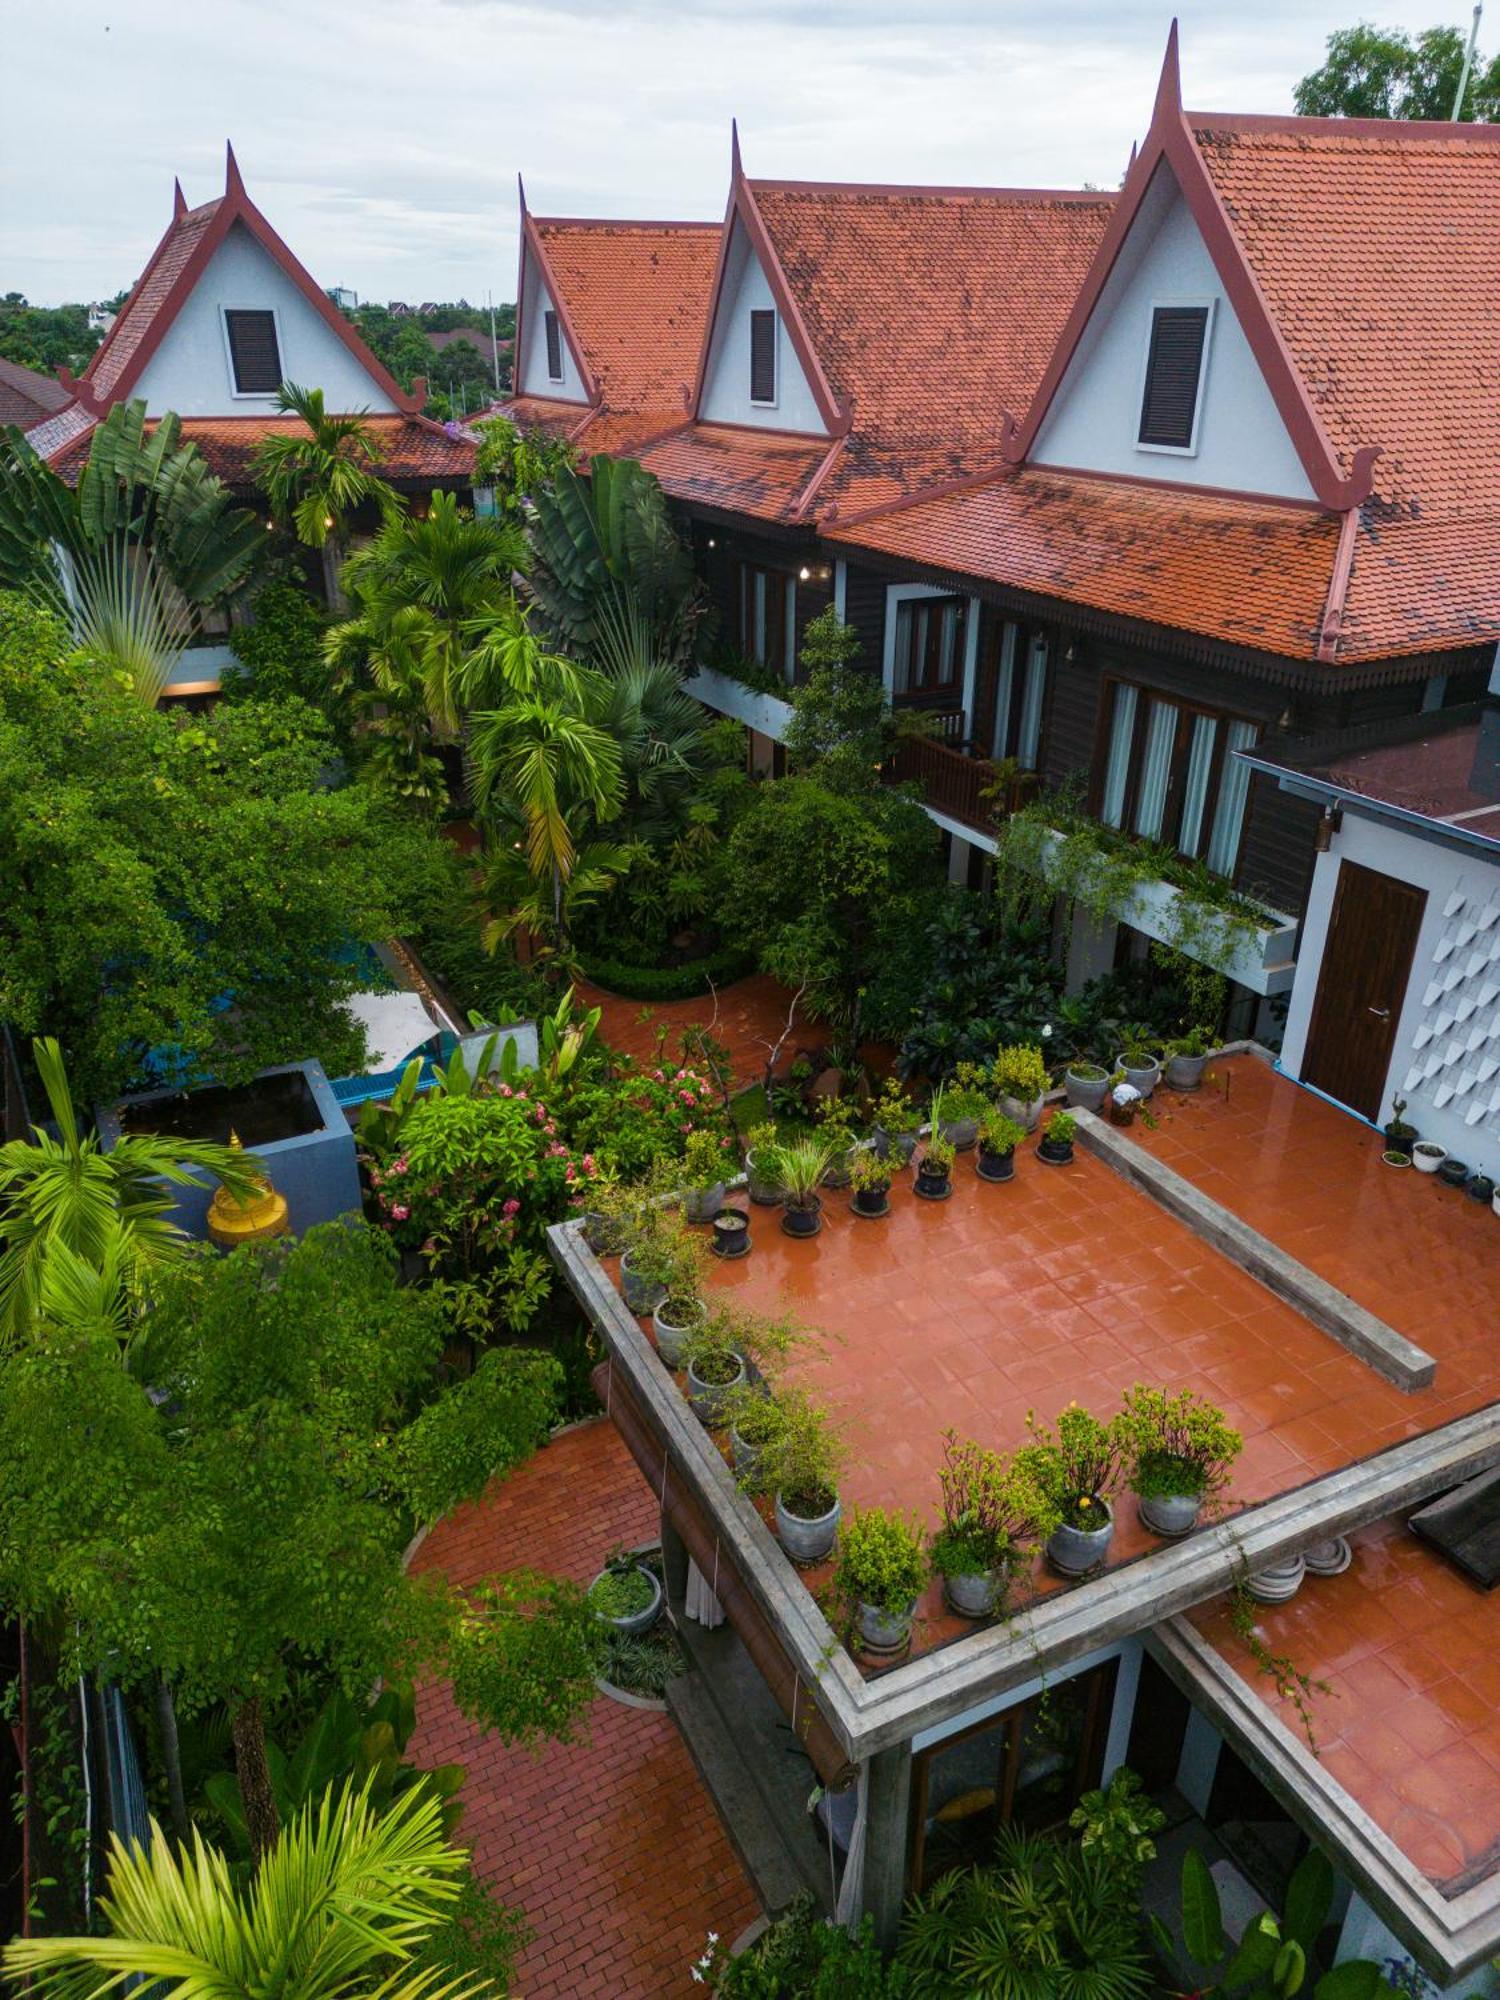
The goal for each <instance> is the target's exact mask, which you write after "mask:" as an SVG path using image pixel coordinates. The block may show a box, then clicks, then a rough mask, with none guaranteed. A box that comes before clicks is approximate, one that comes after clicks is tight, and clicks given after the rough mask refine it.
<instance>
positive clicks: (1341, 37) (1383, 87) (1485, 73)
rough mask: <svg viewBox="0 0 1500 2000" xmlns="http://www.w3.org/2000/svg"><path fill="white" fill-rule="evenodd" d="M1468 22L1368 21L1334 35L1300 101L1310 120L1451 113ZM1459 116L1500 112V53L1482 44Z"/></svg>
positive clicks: (1298, 93) (1297, 94) (1301, 88)
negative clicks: (1402, 24) (1412, 30)
mask: <svg viewBox="0 0 1500 2000" xmlns="http://www.w3.org/2000/svg"><path fill="white" fill-rule="evenodd" d="M1468 40H1469V37H1468V30H1467V28H1424V29H1423V30H1422V32H1421V34H1419V35H1417V36H1416V37H1415V38H1413V37H1412V36H1411V35H1409V34H1408V33H1407V32H1406V31H1405V30H1404V29H1402V28H1377V27H1376V26H1375V25H1374V23H1373V22H1370V21H1360V22H1358V23H1356V25H1355V26H1354V27H1352V28H1340V29H1338V30H1337V32H1336V33H1334V34H1332V35H1330V36H1329V37H1328V52H1327V55H1326V57H1325V58H1324V61H1323V64H1322V67H1321V68H1319V69H1315V70H1314V71H1313V72H1312V73H1311V75H1309V76H1305V77H1303V79H1302V81H1301V82H1300V83H1299V84H1298V85H1297V88H1296V89H1295V90H1294V91H1293V93H1292V101H1293V103H1294V104H1295V105H1296V107H1297V110H1298V111H1299V112H1300V113H1301V115H1302V116H1303V117H1304V118H1434V119H1450V118H1452V116H1453V101H1454V98H1455V97H1456V96H1457V94H1458V83H1459V78H1460V77H1461V76H1462V74H1463V67H1464V51H1465V49H1466V48H1467V46H1468ZM1458 115H1459V117H1460V118H1464V119H1473V120H1477V121H1479V122H1480V123H1493V121H1494V120H1495V119H1496V118H1500V56H1496V57H1494V58H1493V59H1492V60H1491V61H1490V62H1488V63H1486V62H1485V60H1484V58H1483V57H1482V55H1481V54H1480V53H1479V51H1478V50H1476V51H1475V55H1474V67H1473V69H1472V71H1471V72H1470V76H1469V81H1468V85H1467V87H1466V89H1465V91H1464V101H1463V104H1462V106H1461V108H1460V110H1459V114H1458Z"/></svg>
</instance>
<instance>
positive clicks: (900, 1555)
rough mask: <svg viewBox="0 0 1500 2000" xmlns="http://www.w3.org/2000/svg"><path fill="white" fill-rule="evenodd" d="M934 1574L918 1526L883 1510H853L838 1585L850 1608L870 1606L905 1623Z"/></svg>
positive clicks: (841, 1547)
mask: <svg viewBox="0 0 1500 2000" xmlns="http://www.w3.org/2000/svg"><path fill="white" fill-rule="evenodd" d="M930 1574H931V1570H930V1566H929V1564H928V1560H927V1542H926V1537H925V1536H924V1535H923V1533H922V1530H921V1527H920V1525H919V1524H918V1523H917V1522H916V1521H915V1520H914V1519H912V1518H910V1517H908V1516H907V1515H904V1514H898V1513H895V1512H891V1511H888V1510H887V1509H886V1508H884V1507H859V1508H855V1509H854V1510H853V1511H852V1512H851V1513H850V1515H849V1518H848V1519H847V1520H846V1521H845V1522H844V1525H843V1528H842V1529H841V1531H840V1534H839V1560H838V1569H837V1571H836V1573H835V1577H834V1582H835V1587H836V1588H837V1590H838V1593H839V1595H840V1596H841V1597H842V1598H843V1600H844V1602H845V1603H846V1604H849V1605H851V1606H853V1605H856V1604H869V1605H872V1606H874V1607H875V1608H876V1609H878V1610H880V1611H883V1612H885V1613H886V1615H887V1616H888V1617H891V1618H899V1617H903V1616H904V1615H905V1614H906V1612H908V1611H909V1610H910V1609H911V1606H912V1604H913V1602H914V1601H915V1600H916V1599H917V1598H918V1597H920V1596H921V1594H922V1592H923V1591H924V1590H925V1589H926V1587H927V1579H928V1576H929V1575H930Z"/></svg>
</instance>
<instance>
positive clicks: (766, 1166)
mask: <svg viewBox="0 0 1500 2000" xmlns="http://www.w3.org/2000/svg"><path fill="white" fill-rule="evenodd" d="M775 1161H776V1127H775V1125H774V1124H773V1123H772V1122H771V1120H770V1119H767V1120H766V1122H765V1124H763V1125H752V1126H751V1128H750V1130H749V1132H748V1133H747V1134H746V1138H745V1182H746V1186H747V1187H748V1189H749V1193H750V1199H751V1200H752V1201H753V1202H756V1203H758V1204H759V1206H760V1207H762V1208H779V1207H780V1206H781V1197H782V1191H783V1190H782V1186H781V1182H780V1181H779V1180H778V1179H777V1178H776V1172H775Z"/></svg>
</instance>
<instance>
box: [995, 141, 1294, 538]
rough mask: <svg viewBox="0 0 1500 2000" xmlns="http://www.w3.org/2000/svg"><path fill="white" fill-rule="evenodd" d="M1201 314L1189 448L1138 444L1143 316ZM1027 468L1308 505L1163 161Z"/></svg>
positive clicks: (1277, 416)
mask: <svg viewBox="0 0 1500 2000" xmlns="http://www.w3.org/2000/svg"><path fill="white" fill-rule="evenodd" d="M1159 306H1207V307H1208V309H1209V320H1208V332H1207V337H1206V341H1205V346H1204V353H1203V362H1202V370H1201V375H1202V381H1201V388H1200V391H1199V404H1198V417H1197V423H1196V426H1195V431H1194V442H1193V446H1192V449H1191V450H1190V451H1175V450H1174V451H1163V450H1160V449H1155V450H1153V449H1152V448H1150V447H1149V446H1145V445H1142V444H1141V443H1140V442H1139V431H1140V425H1141V399H1142V395H1143V392H1144V389H1145V380H1146V354H1147V348H1148V345H1149V343H1150V339H1151V326H1152V316H1153V313H1154V311H1155V309H1156V308H1157V307H1159ZM1027 458H1028V462H1029V463H1031V464H1033V465H1055V466H1058V467H1068V468H1073V469H1076V470H1079V471H1088V472H1102V473H1110V474H1114V475H1116V476H1121V475H1125V476H1129V477H1133V478H1137V479H1154V480H1166V481H1169V482H1172V483H1175V484H1179V485H1184V486H1202V487H1216V488H1222V489H1224V490H1226V491H1230V492H1239V493H1245V494H1263V495H1268V496H1274V497H1276V498H1279V499H1287V500H1312V499H1314V498H1315V497H1316V496H1315V495H1314V493H1313V489H1312V486H1311V484H1310V483H1309V481H1308V477H1307V473H1306V471H1305V470H1304V468H1303V465H1302V461H1301V459H1300V458H1299V457H1298V454H1297V450H1296V447H1295V445H1294V444H1293V443H1292V440H1291V437H1290V435H1289V434H1288V432H1287V428H1286V425H1285V423H1284V422H1283V420H1282V416H1281V412H1280V411H1279V410H1278V408H1277V407H1276V402H1275V398H1274V397H1273V396H1272V394H1271V391H1270V389H1269V388H1268V386H1267V384H1266V380H1265V377H1264V375H1262V373H1261V369H1260V364H1259V362H1258V361H1257V360H1256V358H1255V355H1254V353H1253V352H1252V350H1251V347H1250V343H1249V341H1248V340H1247V339H1246V337H1245V331H1244V328H1243V327H1242V326H1241V324H1240V321H1239V318H1238V315H1237V314H1236V312H1235V309H1234V307H1233V305H1232V304H1231V303H1230V300H1229V297H1228V294H1227V293H1226V291H1225V289H1224V285H1223V281H1222V280H1221V278H1220V277H1219V274H1218V271H1217V270H1216V269H1215V266H1214V261H1213V258H1212V256H1211V255H1210V253H1209V249H1208V245H1207V244H1206V243H1205V242H1204V240H1203V236H1202V233H1201V232H1200V230H1199V228H1198V224H1197V222H1196V221H1195V220H1194V217H1193V214H1192V211H1191V209H1190V208H1189V207H1188V205H1187V202H1186V201H1185V200H1184V199H1183V196H1182V192H1181V189H1180V188H1179V187H1178V184H1177V178H1176V175H1175V174H1174V173H1173V171H1172V169H1171V167H1170V166H1169V165H1168V163H1167V162H1166V161H1165V160H1163V161H1162V162H1161V164H1160V165H1159V166H1158V167H1157V169H1156V172H1155V174H1154V175H1153V177H1152V181H1151V185H1150V187H1149V188H1148V189H1147V191H1146V195H1145V198H1144V199H1143V201H1142V202H1141V206H1140V208H1139V209H1138V211H1137V212H1136V216H1135V219H1134V221H1133V223H1132V224H1131V228H1130V232H1129V234H1128V235H1127V236H1126V238H1125V241H1124V243H1123V244H1122V245H1121V248H1120V253H1119V255H1118V257H1117V258H1116V260H1115V264H1114V268H1113V270H1112V271H1111V272H1110V274H1109V277H1108V279H1107V280H1106V282H1105V284H1104V287H1103V290H1102V291H1101V292H1100V294H1099V297H1098V300H1097V302H1096V303H1095V306H1094V310H1093V312H1092V313H1091V314H1090V315H1089V321H1088V324H1087V326H1086V327H1085V328H1084V331H1083V334H1082V337H1081V338H1080V340H1079V343H1078V346H1077V348H1076V349H1075V351H1074V353H1073V356H1072V359H1071V360H1070V361H1069V363H1068V366H1067V370H1066V372H1065V373H1064V375H1063V379H1062V381H1061V382H1060V383H1059V385H1058V388H1057V392H1056V394H1055V395H1054V396H1053V399H1052V403H1051V406H1050V408H1049V409H1048V411H1047V415H1046V417H1045V419H1044V421H1043V423H1042V426H1041V428H1040V430H1039V431H1038V433H1037V436H1036V440H1035V442H1034V443H1033V445H1032V447H1031V450H1030V451H1029V452H1028V454H1027Z"/></svg>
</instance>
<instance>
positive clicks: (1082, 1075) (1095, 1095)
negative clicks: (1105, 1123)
mask: <svg viewBox="0 0 1500 2000" xmlns="http://www.w3.org/2000/svg"><path fill="white" fill-rule="evenodd" d="M1063 1092H1064V1094H1065V1096H1066V1097H1067V1100H1068V1103H1069V1104H1070V1105H1071V1106H1072V1108H1073V1109H1074V1110H1075V1111H1098V1110H1099V1109H1100V1107H1101V1106H1102V1105H1103V1103H1104V1100H1105V1097H1106V1096H1107V1095H1108V1093H1109V1071H1108V1070H1107V1069H1105V1068H1103V1067H1102V1066H1101V1065H1100V1064H1099V1063H1091V1062H1082V1061H1080V1062H1074V1063H1069V1065H1068V1067H1067V1069H1066V1071H1065V1072H1064V1074H1063Z"/></svg>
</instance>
